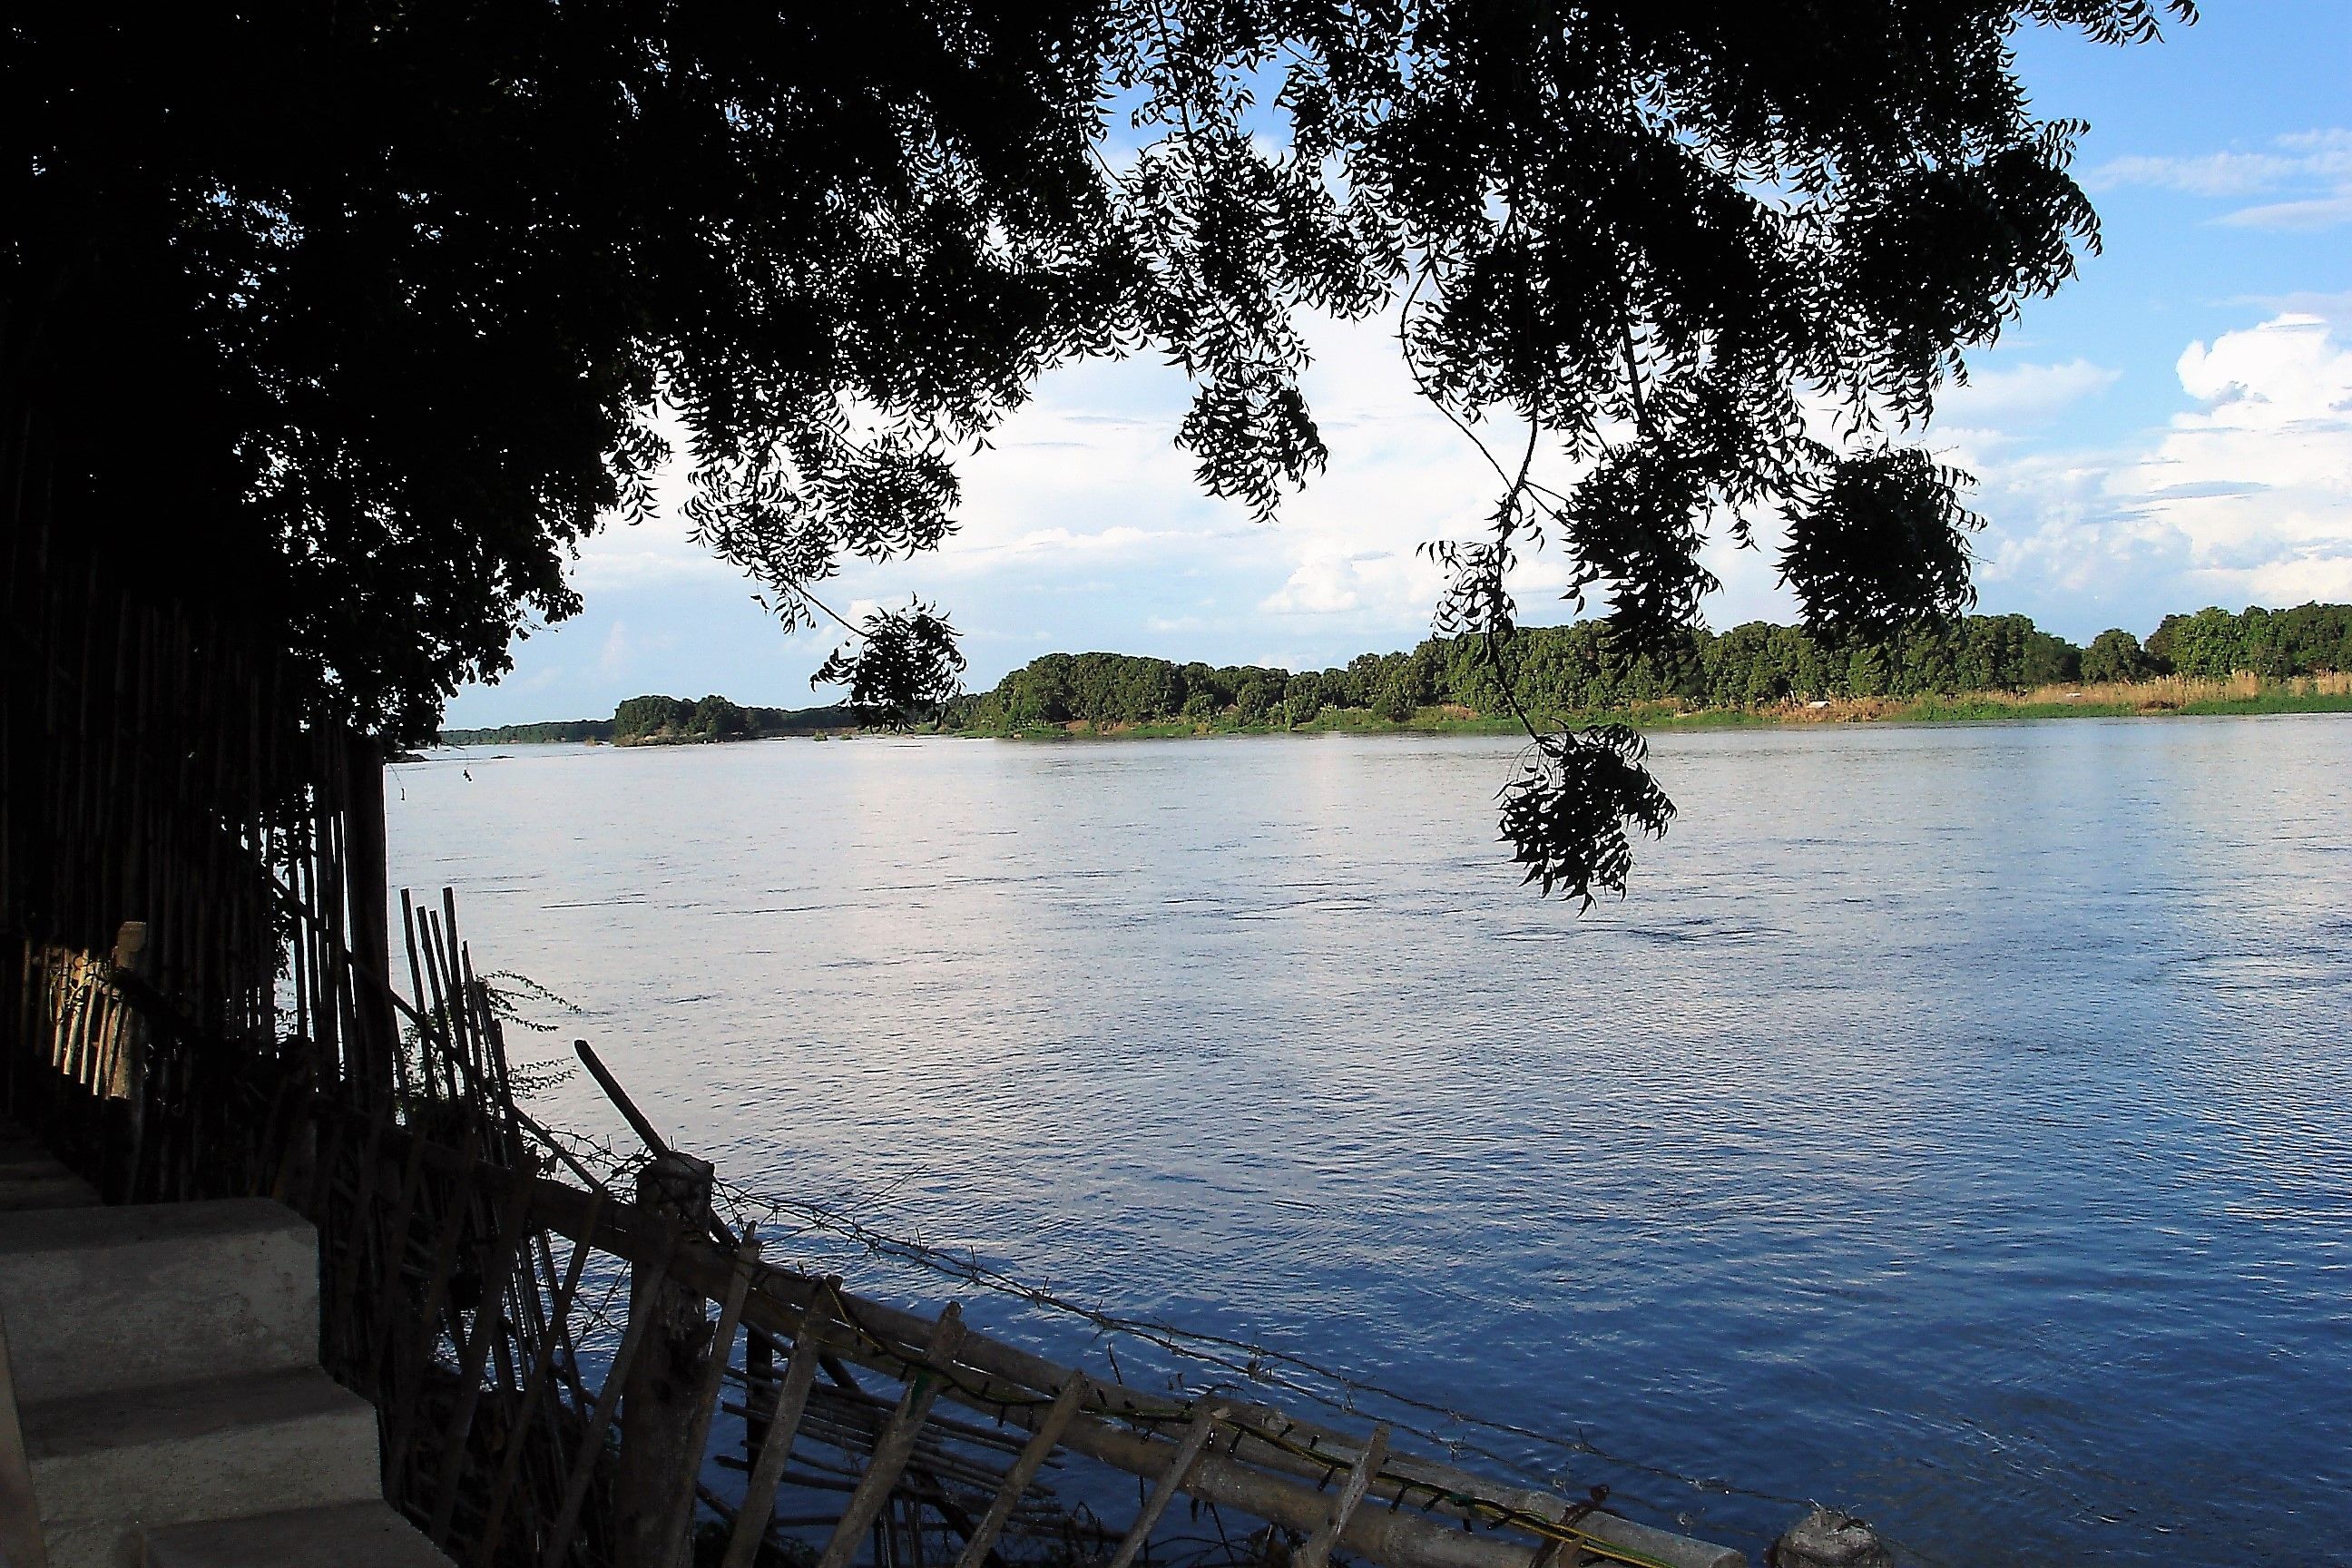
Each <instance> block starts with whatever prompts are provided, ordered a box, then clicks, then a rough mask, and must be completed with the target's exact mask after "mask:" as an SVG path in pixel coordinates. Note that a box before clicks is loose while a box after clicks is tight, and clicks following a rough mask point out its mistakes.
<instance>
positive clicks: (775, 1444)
mask: <svg viewBox="0 0 2352 1568" xmlns="http://www.w3.org/2000/svg"><path fill="white" fill-rule="evenodd" d="M840 1284H841V1282H840V1281H839V1280H838V1279H834V1280H827V1281H825V1282H824V1283H823V1284H822V1285H821V1286H820V1287H819V1288H818V1290H817V1292H816V1294H815V1296H814V1298H813V1299H812V1300H811V1301H810V1302H809V1305H808V1307H807V1309H806V1310H804V1311H803V1312H802V1314H801V1322H800V1333H799V1335H798V1337H796V1338H795V1339H794V1340H793V1353H792V1355H791V1357H790V1358H789V1359H788V1360H787V1361H786V1362H785V1363H784V1380H783V1382H782V1384H780V1385H778V1388H777V1391H776V1407H775V1409H774V1411H773V1412H772V1414H771V1415H769V1417H768V1429H767V1432H766V1434H765V1436H764V1440H763V1441H762V1442H761V1445H760V1457H759V1458H758V1459H757V1460H755V1461H754V1462H753V1464H752V1468H751V1479H750V1481H749V1482H748V1484H747V1485H746V1486H745V1488H744V1490H743V1508H742V1510H741V1511H740V1513H738V1514H737V1515H736V1516H735V1529H734V1531H733V1533H732V1534H730V1536H729V1537H728V1539H727V1555H726V1557H725V1558H724V1559H723V1560H722V1561H721V1563H720V1568H751V1557H752V1554H753V1553H754V1552H757V1551H758V1550H759V1548H760V1542H761V1538H763V1537H764V1536H765V1535H766V1534H767V1531H768V1518H769V1515H770V1514H772V1512H773V1511H774V1510H775V1506H776V1483H777V1482H778V1481H779V1480H781V1479H782V1477H783V1474H784V1463H785V1461H786V1460H788V1459H790V1458H792V1453H793V1439H794V1438H796V1437H797V1436H799V1435H800V1426H801V1417H802V1415H803V1412H805V1411H806V1410H807V1408H808V1397H809V1390H810V1389H811V1387H812V1386H814V1384H815V1382H816V1363H817V1353H818V1352H819V1350H820V1349H821V1347H822V1346H823V1344H824V1333H825V1330H826V1329H827V1328H828V1327H829V1326H830V1325H831V1323H832V1320H833V1313H832V1309H831V1306H830V1305H829V1300H830V1298H831V1296H832V1293H833V1292H834V1291H835V1290H837V1289H839V1288H840Z"/></svg>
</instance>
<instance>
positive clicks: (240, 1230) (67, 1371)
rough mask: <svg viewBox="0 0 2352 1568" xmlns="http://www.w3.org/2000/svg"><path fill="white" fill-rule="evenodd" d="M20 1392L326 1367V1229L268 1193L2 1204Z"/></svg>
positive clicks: (40, 1396)
mask: <svg viewBox="0 0 2352 1568" xmlns="http://www.w3.org/2000/svg"><path fill="white" fill-rule="evenodd" d="M0 1310H5V1312H6V1314H7V1317H8V1322H9V1326H10V1331H11V1337H12V1339H13V1340H14V1341H15V1346H14V1348H15V1351H16V1391H17V1397H18V1399H19V1400H20V1401H22V1402H23V1403H26V1404H28V1405H30V1404H38V1403H44V1402H47V1401H49V1400H54V1399H58V1398H62V1397H65V1396H66V1395H68V1394H103V1393H108V1392H111V1391H115V1390H121V1389H131V1388H139V1387H142V1386H144V1385H147V1384H163V1383H180V1382H186V1381H189V1380H192V1379H196V1378H205V1377H226V1376H230V1375H233V1374H236V1373H248V1372H266V1371H273V1370H278V1369H283V1368H288V1367H296V1366H307V1365H315V1364H316V1363H317V1361H318V1355H319V1249H318V1237H317V1233H316V1232H315V1231H314V1230H313V1229H312V1228H311V1227H310V1224H309V1223H308V1222H307V1221H305V1220H303V1219H302V1218H301V1217H300V1216H299V1215H296V1214H295V1213H294V1211H293V1210H291V1209H289V1208H288V1207H286V1206H285V1205H283V1204H275V1203H271V1202H269V1201H268V1200H267V1199H265V1198H230V1199H224V1200H219V1201H215V1202H206V1203H187V1204H142V1205H130V1206H126V1207H122V1208H87V1207H81V1208H59V1209H44V1210H25V1211H20V1212H15V1213H0Z"/></svg>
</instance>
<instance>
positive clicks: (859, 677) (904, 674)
mask: <svg viewBox="0 0 2352 1568" xmlns="http://www.w3.org/2000/svg"><path fill="white" fill-rule="evenodd" d="M963 670H964V658H963V651H962V649H961V648H959V647H957V646H956V634H955V627H953V626H950V625H949V624H948V622H947V618H946V617H945V616H941V615H940V614H939V613H938V612H937V611H936V610H934V609H933V608H932V607H931V606H930V605H925V604H922V603H920V602H917V603H915V604H913V605H908V607H907V608H906V609H903V610H889V609H884V610H877V611H875V612H874V613H873V614H872V615H870V616H867V617H866V625H865V626H864V627H863V628H861V629H860V631H859V633H858V635H857V637H856V638H855V639H854V640H853V641H851V642H849V643H847V644H845V645H844V646H843V647H837V648H835V649H834V651H833V652H832V653H831V654H829V655H827V656H826V658H825V661H824V664H822V665H820V666H819V667H818V668H817V672H816V674H815V675H814V676H813V677H811V678H810V680H809V684H810V685H812V686H846V687H848V688H849V703H848V707H849V710H850V711H851V712H852V713H854V714H856V717H857V721H858V722H859V723H861V724H866V725H871V726H874V727H877V728H881V729H890V730H897V729H903V728H904V727H905V726H906V725H907V724H908V723H909V722H911V721H917V720H922V721H929V720H931V719H934V718H937V717H938V715H939V711H940V706H941V705H942V704H944V703H945V702H946V701H947V700H949V699H950V698H951V697H953V696H955V694H956V693H957V692H959V691H961V690H962V689H963Z"/></svg>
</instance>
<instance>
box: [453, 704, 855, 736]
mask: <svg viewBox="0 0 2352 1568" xmlns="http://www.w3.org/2000/svg"><path fill="white" fill-rule="evenodd" d="M855 723H856V720H855V719H854V718H852V717H851V715H850V713H849V710H847V709H845V708H844V707H841V706H839V705H838V704H835V705H831V706H827V707H824V708H753V707H745V706H744V705H742V704H740V703H737V702H731V701H730V700H727V699H726V698H724V697H720V696H718V695H716V694H713V695H711V696H709V697H705V698H703V699H702V700H699V701H692V700H688V699H686V698H683V697H654V696H647V697H632V698H630V699H628V700H626V701H625V702H623V703H622V704H621V705H620V706H619V707H617V708H615V709H614V710H613V716H612V717H611V718H610V719H561V720H552V721H548V722H544V723H539V724H502V725H499V726H498V727H497V728H495V729H486V730H444V731H442V732H441V743H442V744H443V745H446V746H519V745H533V744H544V743H548V742H574V743H577V742H589V741H598V742H611V743H613V744H614V745H621V746H645V745H691V744H694V743H697V742H710V741H759V740H765V739H768V738H770V737H772V736H776V735H808V734H814V733H815V732H817V731H823V730H844V729H848V728H849V727H851V726H852V725H853V724H855Z"/></svg>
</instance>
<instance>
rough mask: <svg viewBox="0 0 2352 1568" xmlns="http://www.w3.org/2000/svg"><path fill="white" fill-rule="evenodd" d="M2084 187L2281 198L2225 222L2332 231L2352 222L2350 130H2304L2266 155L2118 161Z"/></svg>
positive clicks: (2280, 139) (2278, 140) (2242, 211)
mask: <svg viewBox="0 0 2352 1568" xmlns="http://www.w3.org/2000/svg"><path fill="white" fill-rule="evenodd" d="M2084 184H2087V185H2089V186H2090V187H2091V188H2092V189H2094V190H2101V189H2114V188H2116V187H2117V186H2122V185H2147V186H2154V187H2156V188H2158V189H2161V190H2170V191H2179V192H2181V193H2183V194H2184V195H2192V196H2206V197H2213V198H2228V199H2235V198H2242V197H2245V196H2252V195H2267V194H2271V193H2273V192H2277V193H2283V194H2285V195H2287V197H2288V199H2286V200H2284V201H2276V202H2262V203H2257V204H2255V205H2252V206H2244V207H2240V208H2238V209H2237V210H2235V211H2233V212H2230V213H2227V214H2224V215H2223V216H2221V220H2220V221H2221V222H2222V223H2225V224H2229V225H2231V226H2236V227H2240V228H2297V229H2309V228H2332V227H2334V226H2336V225H2337V224H2340V223H2346V222H2352V130H2345V129H2342V128H2338V127H2329V128H2326V129H2323V130H2316V131H2299V132H2294V134H2292V135H2288V136H2280V137H2277V138H2275V139H2274V140H2273V142H2271V145H2270V147H2269V148H2268V149H2267V150H2265V151H2263V152H2227V153H2200V154H2199V155H2197V156H2194V157H2145V156H2142V157H2129V158H2116V159H2113V160H2110V161H2109V162H2107V163H2102V164H2100V165H2099V166H2098V167H2097V168H2095V169H2093V170H2091V171H2090V172H2089V173H2088V174H2086V175H2085V176H2084Z"/></svg>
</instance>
